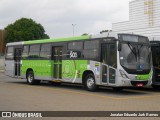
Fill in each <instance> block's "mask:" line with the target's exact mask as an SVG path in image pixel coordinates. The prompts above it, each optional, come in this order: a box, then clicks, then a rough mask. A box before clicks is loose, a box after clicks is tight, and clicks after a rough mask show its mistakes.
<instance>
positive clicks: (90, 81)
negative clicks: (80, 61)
mask: <svg viewBox="0 0 160 120" xmlns="http://www.w3.org/2000/svg"><path fill="white" fill-rule="evenodd" d="M87 86H88V88H93V86H94V79H93V78H88V80H87Z"/></svg>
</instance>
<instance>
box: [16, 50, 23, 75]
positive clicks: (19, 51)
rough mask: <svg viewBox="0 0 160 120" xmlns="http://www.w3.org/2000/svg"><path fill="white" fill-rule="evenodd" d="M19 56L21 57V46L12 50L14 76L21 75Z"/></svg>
mask: <svg viewBox="0 0 160 120" xmlns="http://www.w3.org/2000/svg"><path fill="white" fill-rule="evenodd" d="M21 57H22V48H15V51H14V66H15V70H14V74H15V77H19V76H21Z"/></svg>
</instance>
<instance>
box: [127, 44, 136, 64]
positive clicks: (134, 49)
mask: <svg viewBox="0 0 160 120" xmlns="http://www.w3.org/2000/svg"><path fill="white" fill-rule="evenodd" d="M127 45H128V47H129V48H130V50H131V51H132V53H133V54H134V55H135V57H136V61H137V60H138V55H137V51H136V48H135V46H133V45H132V44H130V43H129V42H128V43H127Z"/></svg>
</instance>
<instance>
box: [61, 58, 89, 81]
mask: <svg viewBox="0 0 160 120" xmlns="http://www.w3.org/2000/svg"><path fill="white" fill-rule="evenodd" d="M87 66H88V60H63V61H62V81H64V82H72V83H82V75H83V72H84V71H85V70H88V68H87Z"/></svg>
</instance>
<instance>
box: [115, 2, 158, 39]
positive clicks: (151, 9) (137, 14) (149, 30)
mask: <svg viewBox="0 0 160 120" xmlns="http://www.w3.org/2000/svg"><path fill="white" fill-rule="evenodd" d="M112 29H113V31H114V32H117V33H119V32H125V33H134V34H140V35H145V36H148V37H150V39H154V40H160V0H134V1H132V2H130V3H129V21H124V22H119V23H113V24H112Z"/></svg>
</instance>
